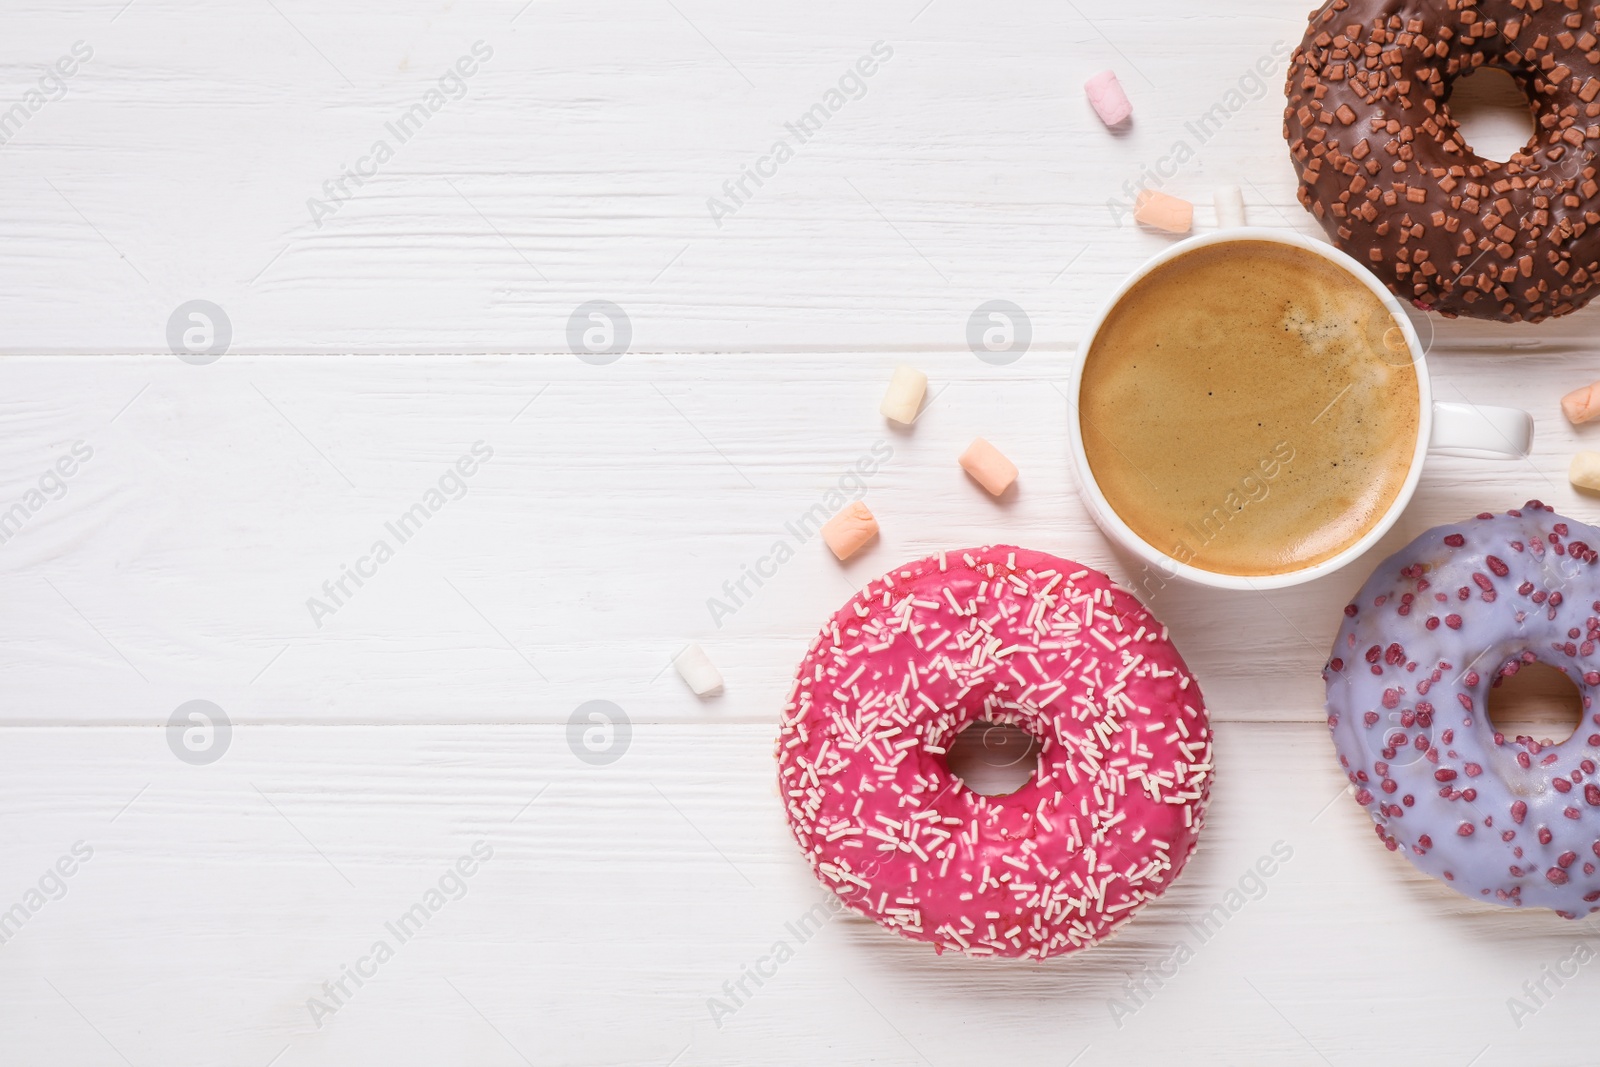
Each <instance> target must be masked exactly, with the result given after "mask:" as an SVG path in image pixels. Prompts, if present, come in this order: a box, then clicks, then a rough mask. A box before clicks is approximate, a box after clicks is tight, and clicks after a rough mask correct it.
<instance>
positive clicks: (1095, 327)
mask: <svg viewBox="0 0 1600 1067" xmlns="http://www.w3.org/2000/svg"><path fill="white" fill-rule="evenodd" d="M1233 241H1269V242H1271V243H1273V244H1280V245H1290V246H1293V247H1295V248H1303V249H1305V250H1306V251H1308V252H1311V253H1314V254H1315V255H1318V256H1321V257H1322V258H1323V259H1325V260H1327V261H1328V262H1329V263H1332V264H1333V265H1335V266H1337V267H1340V268H1342V269H1343V270H1344V271H1345V272H1346V273H1348V274H1349V275H1350V276H1351V277H1352V278H1355V279H1356V280H1357V281H1359V282H1360V283H1361V284H1363V285H1365V286H1366V287H1367V288H1368V289H1371V290H1372V292H1373V294H1374V295H1376V296H1377V297H1378V299H1379V300H1382V301H1383V303H1384V306H1385V307H1387V308H1388V309H1389V311H1390V312H1391V313H1392V314H1393V316H1394V319H1395V322H1396V323H1398V324H1399V327H1400V329H1401V331H1402V332H1403V333H1404V335H1405V342H1406V346H1407V347H1408V349H1409V350H1410V353H1411V362H1412V366H1413V367H1415V368H1416V372H1417V396H1418V400H1419V403H1420V405H1421V410H1420V412H1419V413H1418V414H1419V416H1420V417H1419V418H1418V420H1417V444H1416V449H1415V450H1414V451H1413V453H1412V456H1411V469H1410V470H1409V471H1407V473H1406V480H1405V484H1404V485H1403V486H1402V487H1401V489H1400V492H1399V493H1398V494H1397V495H1396V496H1395V498H1394V503H1392V504H1391V505H1389V510H1388V511H1386V512H1385V513H1384V514H1383V517H1382V518H1380V519H1379V520H1378V521H1377V522H1375V523H1374V524H1373V525H1372V528H1371V529H1369V530H1368V531H1367V532H1366V533H1365V534H1363V535H1362V537H1361V538H1360V539H1359V540H1358V541H1356V542H1355V543H1354V544H1351V545H1350V546H1348V547H1347V548H1345V549H1344V551H1342V552H1340V553H1339V554H1338V555H1336V556H1332V557H1330V558H1328V559H1325V560H1323V561H1322V562H1321V563H1316V564H1313V565H1312V566H1309V567H1304V568H1301V569H1300V570H1294V571H1285V572H1284V573H1282V574H1267V575H1250V576H1248V577H1247V576H1244V575H1232V574H1220V573H1218V572H1216V571H1208V570H1203V569H1201V568H1199V567H1195V566H1192V565H1190V564H1188V563H1183V562H1180V561H1179V560H1176V559H1174V558H1173V557H1171V556H1169V555H1167V554H1166V553H1165V552H1163V551H1161V550H1160V549H1158V548H1156V547H1155V546H1154V545H1151V544H1150V543H1149V542H1147V541H1145V540H1144V539H1143V538H1141V537H1140V536H1139V535H1138V534H1136V533H1134V532H1133V530H1132V529H1131V528H1130V527H1129V526H1128V524H1127V523H1125V522H1123V521H1122V518H1121V516H1119V515H1118V514H1117V513H1116V510H1115V509H1114V508H1112V506H1111V504H1110V502H1109V501H1108V500H1107V499H1106V496H1105V494H1104V493H1103V492H1101V490H1100V486H1099V484H1098V483H1097V482H1096V481H1095V477H1094V472H1093V471H1091V470H1090V469H1089V460H1088V457H1087V454H1086V453H1085V451H1084V447H1083V426H1082V424H1081V420H1080V417H1079V413H1078V394H1079V390H1080V389H1081V388H1082V386H1083V368H1084V363H1085V361H1086V359H1087V357H1088V354H1089V351H1090V348H1091V347H1092V346H1093V344H1094V341H1095V338H1096V336H1098V334H1099V332H1100V329H1101V327H1102V326H1103V325H1104V324H1105V321H1106V319H1107V317H1108V316H1109V315H1110V314H1111V311H1112V309H1114V308H1115V307H1116V306H1117V304H1118V303H1119V302H1120V301H1121V300H1122V298H1123V297H1124V296H1125V295H1126V294H1127V292H1128V290H1129V289H1131V288H1133V286H1134V285H1136V284H1138V283H1139V282H1140V281H1141V280H1143V279H1144V278H1145V277H1146V276H1147V275H1149V274H1150V272H1151V271H1153V270H1155V269H1156V268H1157V267H1159V266H1161V265H1162V264H1164V263H1167V262H1170V261H1171V260H1173V259H1176V258H1177V257H1178V256H1181V255H1183V254H1184V253H1186V252H1191V251H1193V250H1195V249H1196V248H1204V247H1206V246H1207V245H1216V244H1227V243H1229V242H1233ZM1423 357H1424V350H1423V347H1422V342H1421V341H1420V340H1418V338H1417V332H1416V329H1415V328H1414V327H1413V326H1412V324H1411V320H1410V319H1409V318H1408V317H1407V316H1406V313H1405V310H1404V308H1402V307H1401V305H1400V301H1399V300H1397V299H1396V298H1395V296H1394V294H1393V293H1391V292H1389V290H1388V289H1386V288H1384V286H1383V284H1382V283H1381V282H1379V281H1378V279H1377V278H1375V277H1373V276H1372V274H1371V272H1369V271H1368V270H1367V269H1366V268H1365V267H1363V266H1362V265H1361V264H1360V263H1358V262H1357V261H1356V260H1354V259H1352V258H1351V257H1350V256H1347V255H1345V254H1344V253H1343V252H1341V251H1339V250H1338V249H1337V248H1334V247H1333V246H1332V245H1329V244H1325V243H1323V242H1321V241H1315V240H1312V239H1311V238H1308V237H1302V236H1300V235H1299V234H1295V233H1288V232H1283V231H1279V230H1267V229H1259V228H1256V227H1243V228H1239V229H1232V230H1223V231H1219V232H1216V233H1208V234H1202V235H1200V236H1198V237H1191V238H1189V239H1188V240H1185V241H1180V242H1179V243H1177V244H1175V245H1173V246H1172V247H1170V248H1168V249H1166V250H1165V251H1163V252H1162V253H1161V254H1160V255H1157V256H1156V257H1155V258H1153V259H1151V260H1150V261H1149V262H1148V263H1146V264H1145V265H1144V266H1142V267H1140V268H1139V269H1138V270H1136V271H1134V272H1133V274H1132V275H1131V276H1129V277H1128V278H1127V280H1125V281H1124V282H1123V283H1122V284H1121V285H1120V286H1118V287H1117V290H1116V292H1114V293H1112V294H1111V298H1110V299H1109V300H1107V301H1106V302H1105V305H1104V306H1103V307H1102V308H1101V309H1100V312H1099V314H1097V315H1095V317H1094V318H1093V319H1092V320H1091V321H1090V323H1089V329H1088V332H1087V333H1086V334H1085V335H1084V339H1083V343H1082V344H1081V345H1080V346H1079V348H1078V352H1077V355H1076V356H1075V358H1074V359H1073V363H1072V377H1071V379H1070V381H1069V384H1068V390H1067V396H1068V399H1069V401H1070V403H1071V405H1072V413H1071V418H1070V419H1069V420H1068V421H1069V423H1070V425H1071V431H1070V432H1071V440H1072V463H1073V466H1074V468H1075V469H1076V471H1077V474H1078V485H1079V487H1080V488H1081V489H1082V491H1083V497H1084V500H1085V502H1087V503H1088V505H1089V510H1090V512H1091V513H1092V514H1093V516H1094V519H1095V522H1096V523H1098V524H1099V526H1100V529H1101V530H1103V531H1104V532H1105V534H1106V536H1107V537H1109V538H1110V539H1111V540H1112V541H1114V542H1115V543H1116V544H1118V545H1120V546H1122V547H1123V548H1124V549H1126V550H1127V551H1128V552H1131V553H1132V554H1133V555H1135V556H1137V557H1139V559H1141V560H1142V561H1143V562H1144V563H1146V564H1147V565H1148V566H1149V567H1151V568H1152V569H1153V570H1155V571H1156V572H1157V573H1158V574H1160V575H1161V576H1162V577H1163V578H1181V579H1184V580H1185V581H1189V582H1194V583H1196V584H1199V585H1208V586H1212V587H1214V588H1217V589H1280V588H1282V587H1284V586H1290V585H1299V584H1300V583H1302V582H1309V581H1311V580H1313V579H1315V578H1320V577H1322V576H1323V575H1325V574H1331V573H1333V572H1334V571H1336V570H1338V569H1339V568H1340V567H1343V566H1344V565H1345V564H1347V563H1349V562H1350V561H1351V560H1353V559H1355V558H1357V557H1358V556H1360V555H1361V554H1362V553H1364V552H1366V551H1367V549H1369V548H1371V547H1372V546H1373V545H1374V544H1376V543H1377V541H1378V539H1379V538H1381V537H1382V536H1383V535H1384V534H1386V533H1388V532H1389V529H1390V527H1392V526H1394V524H1395V521H1396V520H1398V519H1399V518H1400V513H1401V512H1402V511H1404V510H1405V507H1406V505H1407V504H1408V503H1410V502H1411V494H1412V493H1414V492H1415V491H1416V488H1417V481H1418V479H1419V478H1421V476H1422V467H1423V463H1424V461H1425V460H1426V459H1427V456H1428V453H1429V452H1430V451H1433V452H1446V453H1449V454H1452V455H1468V456H1474V457H1484V458H1491V459H1521V458H1523V457H1525V456H1526V455H1527V454H1528V449H1529V447H1530V446H1531V445H1532V443H1533V418H1532V417H1531V416H1530V415H1529V414H1528V413H1527V412H1526V411H1522V410H1521V409H1519V408H1507V407H1489V406H1481V405H1475V404H1456V403H1444V402H1439V401H1435V400H1434V399H1433V388H1432V386H1431V385H1430V383H1429V381H1428V365H1427V361H1426V360H1425V359H1424V358H1423ZM1136 584H1137V583H1136Z"/></svg>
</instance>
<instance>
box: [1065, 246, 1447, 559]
mask: <svg viewBox="0 0 1600 1067" xmlns="http://www.w3.org/2000/svg"><path fill="white" fill-rule="evenodd" d="M1419 407H1420V404H1419V385H1418V381H1417V374H1416V370H1415V368H1414V367H1413V366H1412V364H1411V352H1410V348H1409V346H1408V345H1407V344H1406V342H1405V334H1404V331H1403V330H1402V329H1401V328H1400V325H1399V323H1398V322H1397V321H1396V320H1395V318H1394V317H1393V315H1391V314H1390V312H1389V310H1388V309H1387V308H1386V307H1385V306H1384V304H1383V302H1382V301H1381V300H1380V299H1379V298H1378V297H1377V296H1376V294H1374V293H1373V292H1372V291H1371V290H1370V289H1369V288H1367V286H1366V285H1365V284H1363V283H1362V282H1361V281H1360V280H1358V279H1356V278H1354V277H1352V276H1351V275H1349V274H1348V273H1346V272H1345V271H1343V270H1342V269H1340V268H1339V267H1337V266H1335V265H1334V264H1332V263H1331V262H1329V261H1327V260H1325V259H1323V258H1322V257H1320V256H1318V255H1316V254H1314V253H1312V252H1309V251H1306V250H1304V249H1299V248H1295V247H1292V246H1288V245H1279V244H1276V243H1272V242H1266V241H1232V242H1226V243H1223V244H1216V245H1208V246H1205V247H1203V248H1199V249H1195V250H1194V251H1191V252H1188V253H1186V254H1184V255H1182V256H1179V257H1178V258H1176V259H1174V260H1171V261H1169V262H1167V263H1164V264H1162V265H1161V266H1159V267H1157V268H1155V270H1153V271H1152V272H1151V273H1150V274H1149V275H1147V276H1146V277H1145V278H1143V279H1141V280H1140V281H1139V282H1138V283H1137V284H1136V285H1134V286H1133V287H1132V288H1131V289H1130V290H1129V291H1128V293H1127V294H1126V295H1125V296H1124V297H1123V298H1122V300H1120V301H1119V302H1118V304H1117V306H1116V308H1114V309H1113V311H1112V312H1111V314H1110V315H1109V316H1108V317H1107V319H1106V321H1105V323H1104V324H1103V325H1102V327H1101V329H1100V331H1099V333H1098V335H1097V336H1096V338H1095V340H1094V343H1093V346H1092V349H1091V351H1090V352H1089V354H1088V356H1087V359H1086V363H1085V367H1084V374H1083V385H1082V390H1081V394H1080V406H1079V419H1080V423H1081V426H1082V429H1083V437H1084V447H1085V451H1086V453H1087V459H1088V461H1089V467H1090V469H1091V470H1092V471H1093V473H1094V476H1095V480H1096V482H1098V483H1099V485H1100V488H1101V491H1102V492H1103V493H1104V494H1105V496H1106V498H1107V500H1108V501H1109V502H1110V503H1111V506H1112V507H1113V508H1114V509H1115V510H1116V512H1117V514H1118V515H1120V516H1121V517H1122V519H1123V521H1125V522H1126V523H1127V524H1128V525H1129V526H1130V527H1131V528H1132V529H1133V531H1134V532H1135V533H1136V534H1138V535H1139V537H1141V538H1142V539H1144V540H1145V541H1146V542H1148V543H1149V544H1151V545H1152V546H1154V547H1155V548H1157V549H1159V550H1160V551H1162V552H1165V553H1167V554H1168V555H1171V556H1172V557H1174V558H1175V559H1178V560H1179V561H1180V562H1185V563H1189V564H1192V565H1193V566H1196V567H1200V568H1202V569H1205V570H1211V571H1217V572H1220V573H1225V574H1238V575H1246V576H1256V575H1270V574H1282V573H1285V572H1288V571H1294V570H1300V569H1303V568H1305V567H1309V566H1312V565H1314V564H1316V563H1318V562H1321V561H1322V560H1325V559H1328V558H1329V557H1331V556H1334V555H1337V554H1338V553H1339V552H1340V551H1342V550H1343V549H1345V548H1346V547H1348V546H1349V545H1350V544H1352V543H1354V542H1355V541H1357V540H1359V539H1360V538H1361V536H1362V535H1364V534H1365V533H1366V532H1367V531H1368V530H1370V529H1371V528H1372V527H1373V526H1374V525H1375V524H1376V523H1377V522H1378V520H1379V519H1381V518H1382V516H1383V515H1384V514H1385V513H1386V512H1387V510H1388V508H1389V506H1390V505H1391V504H1392V503H1393V501H1394V500H1395V498H1396V497H1397V496H1398V495H1399V493H1400V490H1401V489H1402V487H1403V486H1404V484H1405V480H1406V477H1407V475H1408V474H1409V472H1410V467H1411V462H1412V458H1413V455H1414V452H1415V448H1416V443H1417V433H1418V423H1419Z"/></svg>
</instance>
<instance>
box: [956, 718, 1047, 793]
mask: <svg viewBox="0 0 1600 1067" xmlns="http://www.w3.org/2000/svg"><path fill="white" fill-rule="evenodd" d="M1042 747H1043V746H1042V745H1041V744H1040V743H1039V739H1038V738H1037V737H1034V736H1033V735H1032V734H1030V733H1029V732H1028V731H1026V730H1024V729H1022V728H1021V727H1020V726H1012V725H1010V724H1008V723H999V722H989V721H988V720H986V719H979V720H978V721H977V722H975V723H972V724H970V725H969V726H967V727H966V728H965V729H963V730H962V731H961V732H960V733H959V734H957V735H956V738H955V740H954V741H952V742H951V743H950V750H949V751H948V752H947V753H946V755H945V766H946V767H948V768H950V773H951V774H953V775H955V776H956V777H957V778H959V779H961V783H962V784H963V785H965V786H966V787H967V788H968V789H970V790H972V791H973V792H974V793H982V794H983V795H984V796H986V797H1003V796H1006V795H1007V794H1009V793H1015V792H1016V791H1017V790H1019V789H1021V788H1022V787H1023V786H1025V785H1027V784H1028V782H1029V781H1031V780H1032V779H1033V778H1034V777H1035V776H1036V775H1037V774H1038V773H1039V750H1040V748H1042Z"/></svg>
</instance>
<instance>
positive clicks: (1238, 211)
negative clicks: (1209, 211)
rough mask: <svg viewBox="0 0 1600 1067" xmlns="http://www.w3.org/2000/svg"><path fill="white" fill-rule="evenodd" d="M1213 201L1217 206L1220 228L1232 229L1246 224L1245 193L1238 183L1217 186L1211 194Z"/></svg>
mask: <svg viewBox="0 0 1600 1067" xmlns="http://www.w3.org/2000/svg"><path fill="white" fill-rule="evenodd" d="M1211 202H1212V203H1213V204H1215V205H1216V208H1217V226H1218V228H1219V229H1224V230H1231V229H1233V228H1234V227H1235V226H1243V225H1244V194H1243V193H1241V192H1240V191H1239V187H1238V186H1237V185H1219V186H1217V188H1216V190H1215V191H1214V192H1213V193H1212V194H1211Z"/></svg>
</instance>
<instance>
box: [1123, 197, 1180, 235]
mask: <svg viewBox="0 0 1600 1067" xmlns="http://www.w3.org/2000/svg"><path fill="white" fill-rule="evenodd" d="M1133 217H1134V219H1135V220H1137V221H1139V222H1142V223H1144V224H1145V225H1146V226H1154V227H1155V228H1156V229H1158V230H1166V231H1167V232H1168V233H1188V232H1189V230H1190V229H1191V228H1193V226H1194V205H1193V204H1191V203H1189V201H1187V200H1180V199H1179V198H1178V197H1175V196H1168V195H1167V194H1166V193H1158V192H1156V191H1155V190H1154V189H1141V190H1140V191H1139V198H1138V200H1136V201H1134V209H1133Z"/></svg>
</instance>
